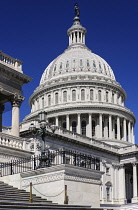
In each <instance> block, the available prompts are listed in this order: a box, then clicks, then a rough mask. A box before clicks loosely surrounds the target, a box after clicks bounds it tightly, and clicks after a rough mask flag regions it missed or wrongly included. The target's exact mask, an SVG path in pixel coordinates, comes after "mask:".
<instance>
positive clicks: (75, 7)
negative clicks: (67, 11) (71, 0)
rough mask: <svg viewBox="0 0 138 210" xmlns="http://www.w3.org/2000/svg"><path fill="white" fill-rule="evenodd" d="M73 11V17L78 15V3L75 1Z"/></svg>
mask: <svg viewBox="0 0 138 210" xmlns="http://www.w3.org/2000/svg"><path fill="white" fill-rule="evenodd" d="M74 12H75V17H79V16H80V9H79V7H78V3H75V6H74Z"/></svg>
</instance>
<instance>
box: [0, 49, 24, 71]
mask: <svg viewBox="0 0 138 210" xmlns="http://www.w3.org/2000/svg"><path fill="white" fill-rule="evenodd" d="M0 63H1V64H4V65H6V66H8V67H10V68H12V69H14V70H16V71H19V72H21V73H22V61H20V60H18V59H15V58H12V57H11V56H9V55H6V54H5V53H3V52H2V51H0Z"/></svg>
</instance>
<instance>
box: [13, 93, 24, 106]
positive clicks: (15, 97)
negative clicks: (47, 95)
mask: <svg viewBox="0 0 138 210" xmlns="http://www.w3.org/2000/svg"><path fill="white" fill-rule="evenodd" d="M23 100H24V97H23V96H20V95H17V94H15V95H13V96H12V97H11V98H10V101H11V104H12V106H13V107H20V104H21V102H22V101H23Z"/></svg>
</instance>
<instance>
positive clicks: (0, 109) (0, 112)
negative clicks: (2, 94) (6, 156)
mask: <svg viewBox="0 0 138 210" xmlns="http://www.w3.org/2000/svg"><path fill="white" fill-rule="evenodd" d="M3 111H4V105H3V104H0V132H2V112H3Z"/></svg>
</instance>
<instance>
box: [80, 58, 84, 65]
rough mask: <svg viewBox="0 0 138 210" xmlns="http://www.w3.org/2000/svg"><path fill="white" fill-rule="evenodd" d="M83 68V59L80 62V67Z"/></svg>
mask: <svg viewBox="0 0 138 210" xmlns="http://www.w3.org/2000/svg"><path fill="white" fill-rule="evenodd" d="M82 66H83V64H82V59H81V60H80V67H82Z"/></svg>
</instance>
